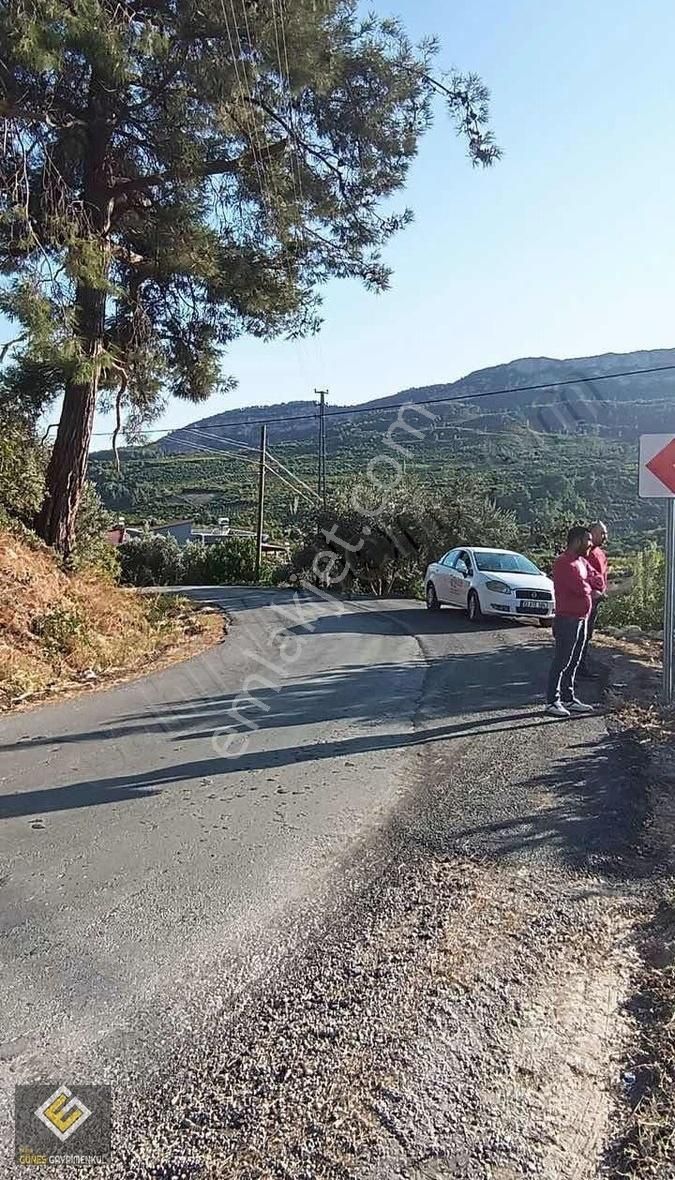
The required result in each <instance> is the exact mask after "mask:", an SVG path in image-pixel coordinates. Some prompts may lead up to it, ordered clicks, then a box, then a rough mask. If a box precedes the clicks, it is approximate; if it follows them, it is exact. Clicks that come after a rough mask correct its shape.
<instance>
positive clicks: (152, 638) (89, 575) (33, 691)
mask: <svg viewBox="0 0 675 1180" xmlns="http://www.w3.org/2000/svg"><path fill="white" fill-rule="evenodd" d="M222 634H223V617H222V615H220V614H218V613H214V612H212V611H210V610H208V609H204V608H202V609H199V608H197V607H195V606H194V605H193V604H191V603H189V602H187V601H186V600H185V599H181V598H175V597H168V596H166V595H141V594H138V593H137V592H136V591H134V590H123V589H120V587H118V586H117V585H115V584H114V582H112V580H110V579H109V578H107V577H106V576H104V575H102V574H100V573H98V572H95V571H93V570H92V571H84V572H80V573H66V572H64V570H63V569H62V568H61V567H60V565H59V563H58V561H57V560H56V558H55V557H54V555H53V554H52V553H51V552H50V551H49V550H48V549H46V548H45V547H44V546H41V545H39V544H38V543H35V545H33V544H30V543H28V542H27V541H23V540H20V539H18V538H16V537H14V536H12V535H11V534H9V533H6V532H3V531H0V711H6V710H8V709H13V708H18V707H20V706H22V705H26V704H32V703H34V702H37V701H41V700H44V699H46V698H48V697H52V696H55V695H61V694H64V693H68V692H72V691H75V690H77V689H82V688H87V687H89V688H91V687H96V686H97V685H98V684H101V683H106V684H107V683H110V681H111V680H115V679H122V678H124V677H126V676H128V675H133V674H134V673H137V672H140V671H145V670H146V669H147V668H148V667H150V666H152V667H155V666H157V664H158V663H163V662H168V661H170V660H172V659H180V658H184V657H187V656H190V655H193V654H196V653H197V652H198V651H200V650H202V649H204V648H206V647H208V646H210V645H211V644H212V643H215V642H217V641H218V639H219V638H220V637H221V636H222Z"/></svg>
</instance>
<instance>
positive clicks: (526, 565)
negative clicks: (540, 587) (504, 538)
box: [474, 552, 541, 574]
mask: <svg viewBox="0 0 675 1180" xmlns="http://www.w3.org/2000/svg"><path fill="white" fill-rule="evenodd" d="M474 557H475V559H476V565H477V566H478V569H479V570H482V571H483V573H494V574H540V573H541V570H540V569H537V567H536V565H535V564H534V562H533V561H530V560H529V558H528V557H523V555H522V553H475V552H474Z"/></svg>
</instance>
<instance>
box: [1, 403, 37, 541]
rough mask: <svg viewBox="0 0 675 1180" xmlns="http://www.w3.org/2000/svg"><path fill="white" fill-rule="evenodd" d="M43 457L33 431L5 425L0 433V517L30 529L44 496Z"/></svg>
mask: <svg viewBox="0 0 675 1180" xmlns="http://www.w3.org/2000/svg"><path fill="white" fill-rule="evenodd" d="M45 467H46V453H45V451H44V448H43V447H41V446H40V445H39V443H38V442H37V441H36V439H35V437H34V435H33V432H32V430H31V429H30V428H29V427H28V426H26V425H24V424H21V423H12V422H5V423H3V428H2V431H1V432H0V514H2V517H3V518H4V519H5V520H7V521H10V520H18V521H20V522H21V523H22V524H24V525H29V524H30V523H31V522H32V520H33V517H34V516H35V513H36V512H37V510H38V508H39V507H40V504H41V503H42V496H43V493H44V481H45Z"/></svg>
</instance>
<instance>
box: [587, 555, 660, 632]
mask: <svg viewBox="0 0 675 1180" xmlns="http://www.w3.org/2000/svg"><path fill="white" fill-rule="evenodd" d="M665 566H666V563H665V557H664V555H663V552H662V551H661V550H660V549H658V548H657V547H656V546H655V545H650V546H648V548H646V549H643V550H642V552H641V553H637V554H636V555H635V558H634V559H633V562H632V575H633V581H632V585H631V587H630V589H629V590H627V591H626V592H617V593H616V594H610V596H609V598H608V599H607V601H606V602H605V603H604V604H603V607H602V615H601V625H602V626H604V627H628V626H637V627H641V628H642V630H643V631H659V630H660V629H661V628H662V627H663V604H664V595H665Z"/></svg>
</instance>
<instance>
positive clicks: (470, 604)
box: [466, 590, 484, 623]
mask: <svg viewBox="0 0 675 1180" xmlns="http://www.w3.org/2000/svg"><path fill="white" fill-rule="evenodd" d="M466 613H467V614H468V616H469V620H470V622H472V623H482V621H483V617H484V616H483V612H482V610H481V605H480V598H479V597H478V595H477V594H476V591H475V590H470V591H469V597H468V599H467V604H466Z"/></svg>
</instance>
